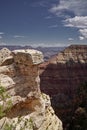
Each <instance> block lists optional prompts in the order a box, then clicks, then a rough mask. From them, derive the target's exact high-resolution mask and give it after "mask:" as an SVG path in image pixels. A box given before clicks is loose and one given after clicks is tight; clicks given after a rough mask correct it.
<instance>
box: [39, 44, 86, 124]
mask: <svg viewBox="0 0 87 130" xmlns="http://www.w3.org/2000/svg"><path fill="white" fill-rule="evenodd" d="M40 73H41V74H40V79H41V83H40V84H41V86H40V87H41V90H42V92H44V93H46V94H49V95H50V96H51V97H52V105H53V107H54V109H55V111H56V114H57V115H58V116H59V117H60V118H61V119H62V121H63V122H64V123H66V121H67V120H68V118H69V119H70V117H71V116H72V115H71V111H73V109H72V108H73V105H74V102H75V100H76V99H75V97H76V92H77V88H78V86H79V85H80V84H81V83H84V82H85V81H87V45H72V46H69V47H67V48H65V49H64V50H63V51H62V52H60V53H58V54H57V55H55V56H53V57H52V58H50V59H49V61H48V62H45V63H43V64H41V65H40ZM67 115H68V116H67ZM66 124H67V123H66Z"/></svg>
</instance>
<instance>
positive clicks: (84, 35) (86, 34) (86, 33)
mask: <svg viewBox="0 0 87 130" xmlns="http://www.w3.org/2000/svg"><path fill="white" fill-rule="evenodd" d="M79 32H80V34H81V35H82V36H83V37H84V38H86V39H87V29H79Z"/></svg>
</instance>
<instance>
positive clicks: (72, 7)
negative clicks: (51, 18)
mask: <svg viewBox="0 0 87 130" xmlns="http://www.w3.org/2000/svg"><path fill="white" fill-rule="evenodd" d="M86 9H87V0H60V3H58V4H57V5H53V7H52V8H51V9H50V12H52V13H54V14H56V15H60V14H63V13H64V10H66V11H70V12H72V13H74V14H75V15H77V16H80V15H84V14H85V15H86V14H87V11H86Z"/></svg>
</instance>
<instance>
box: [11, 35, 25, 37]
mask: <svg viewBox="0 0 87 130" xmlns="http://www.w3.org/2000/svg"><path fill="white" fill-rule="evenodd" d="M13 37H14V38H24V36H21V35H14V36H13Z"/></svg>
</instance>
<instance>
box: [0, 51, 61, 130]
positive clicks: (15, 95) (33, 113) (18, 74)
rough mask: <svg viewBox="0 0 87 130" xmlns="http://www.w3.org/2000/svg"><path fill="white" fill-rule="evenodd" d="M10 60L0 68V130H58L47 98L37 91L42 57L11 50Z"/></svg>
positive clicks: (59, 124) (58, 127) (32, 53)
mask: <svg viewBox="0 0 87 130" xmlns="http://www.w3.org/2000/svg"><path fill="white" fill-rule="evenodd" d="M12 57H13V60H12V61H13V63H12V64H9V65H7V62H8V61H9V60H10V59H9V60H6V61H4V66H1V67H0V85H1V86H0V108H1V111H0V118H1V119H0V129H2V130H4V129H5V128H11V129H12V130H22V129H23V130H62V123H61V121H60V120H59V119H58V118H57V117H56V115H55V113H54V111H53V109H52V107H51V103H50V98H49V96H47V95H45V94H42V93H41V91H40V78H39V71H38V65H39V64H40V63H41V62H43V55H42V53H41V52H39V51H36V50H29V49H28V50H15V51H13V52H12ZM12 57H11V59H12ZM5 64H6V65H5Z"/></svg>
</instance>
